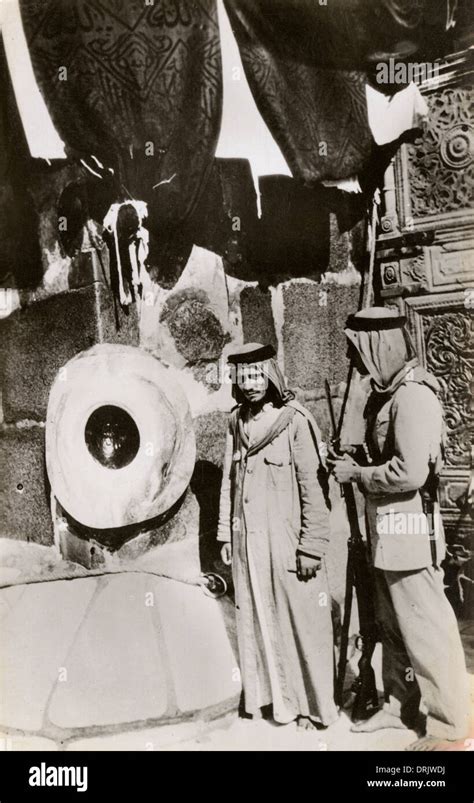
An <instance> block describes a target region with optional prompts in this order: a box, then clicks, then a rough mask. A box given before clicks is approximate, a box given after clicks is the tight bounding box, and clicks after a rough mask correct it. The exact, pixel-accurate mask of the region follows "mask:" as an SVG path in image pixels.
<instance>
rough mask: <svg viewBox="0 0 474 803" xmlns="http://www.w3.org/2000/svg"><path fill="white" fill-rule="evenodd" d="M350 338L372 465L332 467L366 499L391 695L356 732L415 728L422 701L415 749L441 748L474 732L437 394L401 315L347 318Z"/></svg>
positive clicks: (375, 310) (372, 312)
mask: <svg viewBox="0 0 474 803" xmlns="http://www.w3.org/2000/svg"><path fill="white" fill-rule="evenodd" d="M345 334H346V337H347V339H348V343H349V346H348V357H349V358H350V359H351V360H352V362H353V364H354V365H355V367H356V369H357V370H358V371H359V373H360V374H362V375H367V374H370V376H371V380H372V383H371V384H372V393H371V395H370V397H369V400H368V403H367V406H366V410H365V418H366V425H367V434H366V440H367V444H366V445H367V448H368V452H369V455H370V458H371V461H372V462H371V463H370V464H367V465H361V464H359V462H356V460H354V458H353V456H350V455H349V454H347V453H346V454H343V455H342V454H340V453H339V454H335V453H334V452H331V454H330V456H329V460H328V462H329V465H330V466H331V470H332V472H333V474H334V476H335V478H336V480H337V481H338V482H339V483H341V484H342V483H350V482H357V483H358V484H359V487H360V488H361V490H362V492H363V493H364V496H365V499H366V518H367V523H368V530H369V537H370V542H371V554H372V562H373V566H374V575H375V595H376V617H377V621H378V624H379V628H380V633H381V638H382V645H383V663H382V673H383V683H384V692H385V705H384V707H383V709H382V710H380V711H378V712H377V713H376V714H374V715H373V716H372V717H371V718H370V719H368V720H367V721H365V722H360V723H358V724H356V725H354V726H353V730H358V731H376V730H379V729H382V728H404V727H408V728H417V726H418V725H419V722H420V718H419V709H420V698H421V703H422V708H424V713H425V714H426V735H425V736H424V737H423V738H420V739H419V740H418V741H417V742H415V743H414V744H413V745H412V746H411V747H412V749H415V750H427V749H428V750H432V749H437V748H438V749H440V748H442V746H443V745H442V744H440V743H442V742H444V741H445V740H449V741H451V740H454V741H456V740H459V739H463V738H465V737H466V736H467V735H468V732H469V695H468V685H467V673H466V667H465V661H464V653H463V649H462V645H461V639H460V636H459V631H458V627H457V622H456V618H455V615H454V612H453V610H452V608H451V605H450V603H449V602H448V600H447V598H446V596H445V593H444V584H443V576H444V573H443V570H442V569H441V561H442V560H443V558H444V556H445V544H444V535H443V530H442V523H441V519H440V517H439V507H438V502H437V493H436V490H437V489H436V486H437V479H438V476H439V472H440V469H441V464H442V452H443V447H442V442H443V432H444V425H443V412H442V407H441V404H440V402H439V399H438V395H437V394H438V393H439V390H440V388H439V384H438V382H437V380H436V378H435V377H434V376H432V375H431V374H429V373H428V372H427V371H425V370H424V369H423V368H422V367H421V366H420V365H419V363H418V360H417V359H416V355H415V351H414V348H413V346H412V344H411V341H410V338H409V335H408V332H407V330H406V328H405V318H404V317H402V316H400V315H399V314H398V313H397V312H396V311H394V310H389V309H385V308H383V307H371V308H368V309H364V310H361V311H360V312H357V313H356V314H355V315H351V316H350V317H349V319H348V321H347V328H346V329H345Z"/></svg>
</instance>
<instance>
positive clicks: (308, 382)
mask: <svg viewBox="0 0 474 803" xmlns="http://www.w3.org/2000/svg"><path fill="white" fill-rule="evenodd" d="M358 299H359V287H358V286H356V285H354V286H347V285H342V284H341V285H339V284H316V283H313V282H296V283H289V284H288V285H286V286H284V287H283V302H284V316H285V323H284V326H283V345H284V355H285V373H286V375H287V376H288V379H289V383H290V385H296V386H297V387H300V388H303V389H310V388H315V387H322V386H323V384H324V380H325V379H326V378H328V379H329V381H330V382H331V383H337V382H344V381H345V380H346V378H347V370H348V363H347V360H346V357H345V354H346V339H345V336H344V324H345V321H346V318H347V316H348V315H349V314H350V313H351V312H355V311H356V310H357V305H358Z"/></svg>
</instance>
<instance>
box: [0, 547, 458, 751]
mask: <svg viewBox="0 0 474 803" xmlns="http://www.w3.org/2000/svg"><path fill="white" fill-rule="evenodd" d="M8 550H9V557H7V558H6V560H4V561H3V563H4V564H6V565H5V566H4V568H3V569H0V630H1V635H0V639H1V642H0V643H1V644H2V650H1V652H2V663H1V668H2V672H1V675H0V749H1V748H3V749H6V750H58V749H59V750H76V749H83V750H193V751H196V750H248V749H258V750H316V751H325V750H329V751H334V750H354V751H364V750H372V749H377V750H399V749H403V748H404V747H406V746H407V745H409V744H410V742H412V741H413V739H414V738H415V734H414V733H413V732H410V731H397V730H393V731H389V730H387V731H384V732H382V733H377V734H353V733H351V732H350V721H349V718H348V716H347V714H346V713H344V712H343V713H342V714H341V716H340V718H339V720H338V721H337V722H336V723H335V724H334V725H333V726H331V727H330V728H328V729H327V730H324V731H312V732H301V731H298V730H297V729H296V726H295V725H294V724H290V725H286V726H278V725H275V724H273V723H271V722H268V721H265V720H259V721H257V722H254V721H250V720H243V719H239V718H238V717H237V714H236V707H237V701H238V698H239V693H240V680H239V673H238V670H237V662H236V657H235V655H236V644H235V631H234V625H233V608H232V605H231V604H230V602H229V601H228V600H226V599H224V600H219V601H216V600H213V599H210V598H209V597H207V596H205V595H204V594H203V592H202V590H201V589H200V588H198V587H197V586H193V585H190V584H186V582H182V581H181V582H180V581H177V580H170V579H166V578H164V577H157V576H155V575H153V574H152V573H151V572H150V571H149V570H140V568H139V567H138V566H137V568H136V569H135V570H134V571H133V572H127V573H119V574H117V575H114V574H107V575H104V576H82V575H81V576H77V575H78V572H79V570H78V568H77V567H74V566H72V567H71V566H69V567H68V566H67V565H62V562H60V561H58V560H57V559H55V558H54V556H52V553H51V552H50V551H47V550H46V551H45V548H43V547H35V546H31V545H29V546H22V547H18V546H12V545H11V544H10V545H8ZM1 551H2V550H0V552H1ZM25 551H26V553H27V555H28V560H27V561H26V563H25ZM20 553H21V560H19V559H18V555H19V554H20ZM3 557H5V554H3ZM28 561H30V566H29V568H28ZM148 565H149V564H148ZM79 574H80V572H79ZM61 578H68V579H61ZM461 630H462V635H463V641H464V644H465V648H466V656H467V661H468V666H469V670H470V672H471V679H472V680H474V677H473V676H472V672H473V670H474V627H473V625H472V623H471V625H467V624H466V625H462V626H461ZM355 659H356V656H354V660H355ZM375 659H376V660H375V664H376V667H375V668H376V674H377V676H378V679H379V681H380V648H379V649H378V650H377V653H376V656H375Z"/></svg>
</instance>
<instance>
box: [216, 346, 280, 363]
mask: <svg viewBox="0 0 474 803" xmlns="http://www.w3.org/2000/svg"><path fill="white" fill-rule="evenodd" d="M275 354H276V351H275V349H274V348H273V346H271V345H268V346H262V345H260V343H249V344H248V345H247V347H243V348H242V349H241V350H240V351H239V352H238V353H234V354H229V356H228V357H227V362H229V363H231V364H232V365H248V364H249V363H254V362H263V361H264V360H269V359H271V358H272V357H274V356H275Z"/></svg>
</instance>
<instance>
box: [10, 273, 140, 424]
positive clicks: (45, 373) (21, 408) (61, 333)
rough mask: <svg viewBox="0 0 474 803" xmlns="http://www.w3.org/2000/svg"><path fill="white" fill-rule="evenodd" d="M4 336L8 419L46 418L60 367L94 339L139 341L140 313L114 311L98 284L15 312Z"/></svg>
mask: <svg viewBox="0 0 474 803" xmlns="http://www.w3.org/2000/svg"><path fill="white" fill-rule="evenodd" d="M116 313H117V316H118V317H117V318H116ZM0 337H1V339H2V341H3V344H4V358H3V366H2V368H3V370H2V373H3V377H2V384H3V410H4V417H5V421H7V422H12V421H18V420H21V419H26V418H27V419H33V420H36V421H42V420H44V419H45V416H46V407H47V403H48V396H49V391H50V388H51V385H52V382H53V379H54V377H55V375H56V373H57V371H58V369H59V368H60V367H61V366H62V365H64V364H65V363H66V362H67V361H68V360H70V359H71V357H74V356H75V354H77V353H78V352H79V351H83V350H84V349H88V348H90V347H91V346H93V345H94V344H95V343H126V344H129V345H138V323H137V313H136V309H135V307H132V308H131V309H130V311H129V313H128V315H127V314H125V313H124V312H123V311H122V310H121V309H120V310H119V309H117V311H115V310H114V304H113V299H112V296H111V294H110V291H109V290H108V289H107V288H106V287H104V285H102V284H101V283H98V282H97V283H95V284H92V285H90V286H88V287H83V288H81V289H79V290H73V291H70V292H67V293H59V294H58V295H55V296H52V297H51V298H47V299H45V300H43V301H38V302H36V303H34V304H31V306H28V307H25V308H23V309H19V310H16V311H15V312H13V313H12V314H11V315H10V316H9V317H8V318H6V319H5V320H3V321H1V322H0Z"/></svg>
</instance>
